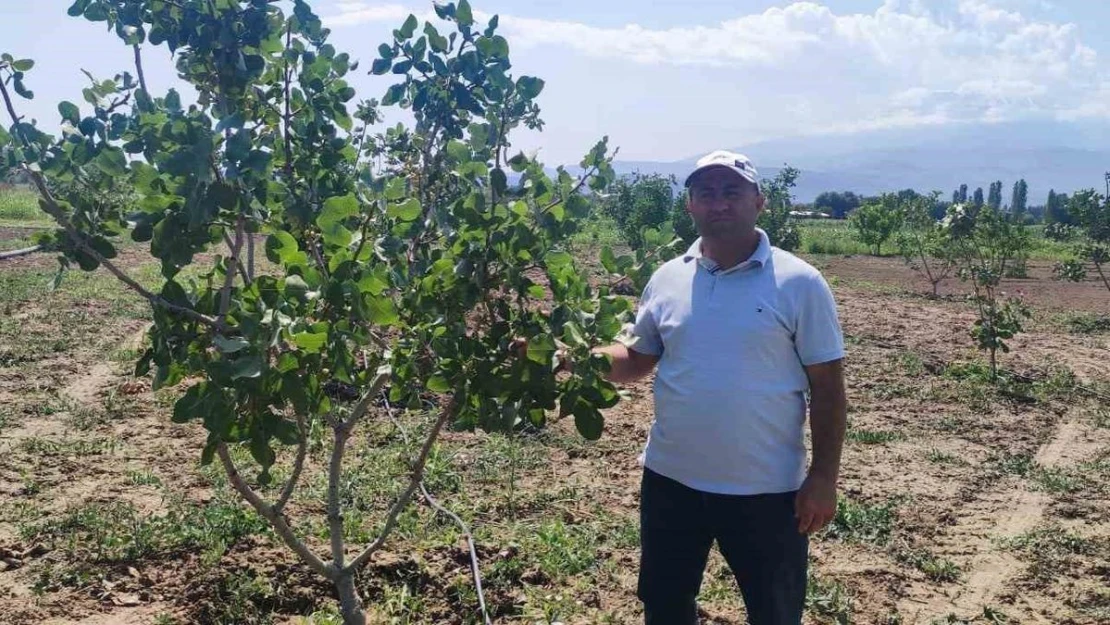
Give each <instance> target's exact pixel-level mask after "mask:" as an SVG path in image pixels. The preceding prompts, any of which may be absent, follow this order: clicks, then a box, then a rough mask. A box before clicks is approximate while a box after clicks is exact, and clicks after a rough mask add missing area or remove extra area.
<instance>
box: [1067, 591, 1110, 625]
mask: <svg viewBox="0 0 1110 625" xmlns="http://www.w3.org/2000/svg"><path fill="white" fill-rule="evenodd" d="M1067 603H1068V605H1069V606H1071V607H1072V608H1075V609H1076V610H1079V611H1080V612H1081V613H1082V614H1084V615H1086V616H1089V617H1091V618H1092V619H1094V621H1095V622H1098V623H1105V622H1110V587H1107V588H1096V589H1094V590H1089V591H1087V592H1085V593H1083V594H1082V595H1080V596H1079V597H1076V598H1073V599H1068V601H1067Z"/></svg>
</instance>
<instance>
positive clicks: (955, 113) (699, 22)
mask: <svg viewBox="0 0 1110 625" xmlns="http://www.w3.org/2000/svg"><path fill="white" fill-rule="evenodd" d="M5 4H6V5H7V6H5V8H4V19H3V20H2V21H0V51H7V52H10V53H12V54H14V55H15V56H17V57H30V58H34V59H35V60H36V61H37V62H38V66H37V67H36V69H35V71H34V72H33V74H32V75H31V76H30V77H29V80H28V86H29V87H30V88H32V89H34V91H35V92H36V98H35V100H34V101H33V102H30V103H27V102H24V103H21V105H20V106H21V110H22V111H23V112H25V113H27V114H28V116H32V117H36V118H38V119H39V120H40V123H42V125H43V126H44V127H46V128H53V127H54V126H55V125H56V123H57V120H58V114H57V111H56V109H55V106H54V105H55V104H56V103H57V102H58V101H59V100H62V99H69V100H71V101H74V102H80V99H81V98H80V87H81V86H83V84H82V83H83V81H84V80H85V78H84V76H83V75H82V74H81V72H80V70H81V69H82V68H84V69H88V70H90V71H92V72H93V73H94V74H97V75H101V76H108V75H111V74H112V73H114V72H116V71H119V70H122V69H128V68H129V67H130V55H129V54H128V51H127V49H126V48H124V47H123V46H122V44H120V43H119V42H118V40H116V39H115V38H114V36H112V35H109V34H108V33H105V32H104V31H103V29H102V26H98V25H95V24H91V23H88V22H85V21H84V20H80V19H74V18H70V17H68V16H66V15H65V9H66V7H67V6H68V5H69V2H68V1H67V0H42V1H40V2H19V3H16V2H5ZM472 4H473V6H474V9H475V10H476V11H477V12H478V13H479V17H483V16H484V15H485V14H491V13H498V14H500V15H501V16H502V17H501V24H502V34H504V35H505V36H506V37H507V38H508V40H509V43H510V46H511V49H512V56H513V59H514V66H515V69H516V71H517V72H518V73H528V74H533V75H537V76H540V77H542V78H544V79H545V80H546V81H547V89H546V90H545V92H544V94H543V95H542V96H541V99H540V104H541V106H542V107H543V110H544V114H543V117H544V119H545V120H546V122H547V129H546V130H545V131H544V132H543V133H540V134H528V135H522V136H520V137H519V138H518V140H517V145H518V146H519V147H522V148H527V149H540V150H541V155H542V156H543V158H544V160H545V161H548V162H552V163H553V162H568V161H576V160H577V158H578V157H579V156H580V155H581V154H582V153H583V152H584V151H585V150H586V149H587V148H588V147H589V146H590V145H592V143H593V142H594V141H595V140H596V139H597V138H599V137H600V136H602V135H609V136H610V137H611V142H612V143H613V144H615V145H618V146H620V148H621V154H620V156H621V158H622V159H637V160H676V159H680V158H685V157H688V156H691V155H694V154H698V153H702V152H706V151H709V150H711V149H714V148H717V147H722V146H737V145H744V144H748V143H752V142H756V141H760V140H766V139H774V138H778V137H784V136H798V135H810V134H822V133H849V134H850V133H853V132H859V131H863V130H868V129H873V128H890V127H907V126H910V127H913V126H924V127H928V126H930V125H938V124H954V123H961V122H977V121H1010V120H1020V119H1061V120H1107V119H1110V72H1107V71H1106V70H1104V69H1102V68H1103V67H1104V66H1106V65H1107V64H1106V63H1105V59H1107V58H1110V37H1107V36H1105V34H1104V33H1105V32H1106V30H1107V28H1108V27H1110V2H1105V1H1103V0H1097V1H1096V0H811V1H807V2H793V1H781V0H780V1H775V0H729V1H726V0H702V1H697V0H688V1H680V0H656V1H653V2H648V1H644V0H639V1H636V2H631V1H628V0H615V1H614V0H592V1H587V0H562V1H554V0H547V1H540V0H511V1H510V0H472ZM313 6H314V7H315V9H316V11H317V12H318V13H319V14H320V15H322V16H324V17H325V22H326V23H327V24H328V25H329V26H330V27H331V28H332V29H333V37H332V41H333V43H335V44H336V46H337V47H338V48H340V49H341V50H346V51H349V52H350V53H351V54H352V56H354V57H355V58H360V59H362V60H363V61H364V68H366V69H368V68H369V62H370V61H371V60H372V59H373V58H374V56H375V52H374V50H375V48H376V47H377V44H378V43H380V42H381V41H385V40H386V39H387V38H388V36H389V32H390V31H391V29H392V28H394V27H396V26H397V25H399V24H400V22H401V21H403V20H404V18H405V16H406V15H408V13H409V12H413V13H416V14H418V15H420V16H425V15H429V14H430V13H431V11H430V7H431V3H430V2H414V1H409V0H387V1H386V2H378V1H373V0H342V1H341V0H316V2H314V3H313ZM147 65H148V73H149V74H150V75H149V81H150V83H151V88H152V90H154V91H155V92H161V91H164V90H165V89H167V88H169V87H171V86H174V83H175V80H174V76H173V72H172V63H171V62H170V59H169V58H168V54H167V53H165V51H164V49H157V50H152V51H150V52H148V53H147ZM353 82H354V84H355V86H356V88H358V89H359V92H360V95H361V96H363V97H372V96H373V97H379V96H380V94H381V93H382V92H384V89H385V87H387V86H388V83H387V82H384V81H383V80H382V79H380V78H373V77H368V76H361V75H360V76H359V77H358V78H356V79H355V80H354V81H353ZM391 119H393V120H397V119H404V117H403V116H402V115H398V114H393V115H392V118H391ZM7 123H9V120H7V119H6V118H5V119H4V124H5V125H6V124H7Z"/></svg>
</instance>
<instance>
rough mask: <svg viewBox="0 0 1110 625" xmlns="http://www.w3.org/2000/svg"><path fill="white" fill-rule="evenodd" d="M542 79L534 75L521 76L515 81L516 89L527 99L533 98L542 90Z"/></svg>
mask: <svg viewBox="0 0 1110 625" xmlns="http://www.w3.org/2000/svg"><path fill="white" fill-rule="evenodd" d="M543 87H544V81H543V79H541V78H536V77H534V76H521V77H520V79H519V80H517V81H516V88H517V91H519V92H520V95H521V96H523V97H524V98H525V99H527V100H532V99H535V97H536V96H538V95H539V94H540V92H541V91H543Z"/></svg>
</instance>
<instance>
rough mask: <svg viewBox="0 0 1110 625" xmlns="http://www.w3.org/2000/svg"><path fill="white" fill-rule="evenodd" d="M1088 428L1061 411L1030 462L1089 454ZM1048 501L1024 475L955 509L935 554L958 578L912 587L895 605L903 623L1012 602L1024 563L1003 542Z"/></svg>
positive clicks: (1033, 523)
mask: <svg viewBox="0 0 1110 625" xmlns="http://www.w3.org/2000/svg"><path fill="white" fill-rule="evenodd" d="M1089 432H1090V428H1089V426H1088V425H1087V424H1086V423H1085V421H1084V420H1082V419H1081V417H1080V416H1078V415H1076V414H1075V413H1074V412H1069V413H1067V414H1065V416H1064V417H1063V418H1062V420H1061V422H1060V423H1059V425H1058V426H1057V428H1056V430H1055V431H1054V432H1053V434H1052V436H1051V438H1050V439H1049V440H1048V441H1047V442H1046V443H1044V444H1043V445H1042V446H1041V447H1040V448H1039V449H1038V451H1037V453H1036V455H1035V456H1034V462H1035V465H1036V466H1040V467H1045V468H1058V467H1064V466H1068V465H1073V464H1075V463H1076V462H1078V461H1080V460H1082V459H1084V458H1087V457H1089V455H1090V453H1091V452H1093V451H1094V449H1096V446H1095V445H1093V444H1090V443H1089V437H1088V434H1089ZM1051 502H1052V497H1051V496H1049V495H1048V494H1046V493H1043V492H1039V491H1036V490H1033V489H1032V486H1031V484H1030V483H1029V481H1028V480H1025V479H1020V478H1016V477H1012V476H1010V477H1005V478H1002V479H999V480H997V481H996V483H995V484H994V485H992V486H991V487H989V488H987V489H986V490H985V491H983V492H982V493H980V494H974V495H973V496H972V497H971V499H970V501H968V502H967V503H966V505H964V506H963V507H961V508H960V509H959V510H958V511H957V515H958V516H957V520H956V523H955V524H954V525H952V526H950V527H948V528H945V530H944V531H943V533H942V534H941V535H940V536H939V537H938V539H937V542H936V545H937V549H936V550H937V553H938V554H939V555H941V556H942V557H946V558H949V559H952V560H954V561H956V562H959V563H960V564H961V569H962V571H963V573H964V574H963V578H962V580H961V582H960V583H959V585H958V586H956V587H954V588H952V589H951V590H947V591H944V590H941V589H939V588H938V587H937V586H935V585H927V586H924V585H923V586H921V587H918V588H914V589H913V591H911V592H910V594H909V596H907V597H906V599H905V600H904V601H903V602H902V603H901V605H900V609H901V611H902V613H903V614H905V615H907V616H908V617H909V620H908V621H907V622H908V623H911V624H917V623H920V624H922V625H925V624H928V623H931V622H934V619H936V618H937V617H945V616H947V615H949V614H955V615H957V616H958V617H960V618H966V619H971V618H974V617H976V616H978V615H980V614H982V613H983V609H984V607H988V606H993V607H998V606H999V605H1001V604H1005V603H1009V602H1012V601H1013V599H1012V593H1011V590H1010V588H1009V582H1010V581H1011V580H1012V579H1013V578H1014V577H1016V576H1017V575H1018V574H1020V573H1021V572H1022V571H1023V570H1024V568H1025V564H1024V563H1023V562H1021V560H1019V559H1018V558H1017V557H1015V556H1014V555H1013V554H1012V553H1010V552H1008V551H1006V550H1005V547H1004V545H1003V543H1004V541H1005V540H1007V539H1012V538H1014V537H1017V536H1020V535H1022V534H1025V533H1026V532H1030V531H1032V530H1034V529H1036V528H1037V527H1038V526H1039V525H1040V524H1041V523H1042V522H1043V521H1045V520H1046V512H1047V510H1048V507H1049V505H1050V504H1051ZM938 590H941V592H939V593H938ZM1021 622H1022V623H1038V624H1040V623H1043V624H1046V625H1051V623H1054V622H1056V621H1054V620H1049V618H1046V617H1045V616H1043V615H1041V614H1037V613H1035V612H1034V611H1032V610H1024V611H1023V614H1022V620H1021Z"/></svg>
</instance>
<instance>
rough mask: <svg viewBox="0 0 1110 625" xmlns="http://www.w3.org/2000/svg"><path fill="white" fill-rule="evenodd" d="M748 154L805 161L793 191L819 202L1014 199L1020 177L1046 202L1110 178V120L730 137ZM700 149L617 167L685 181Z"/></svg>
mask: <svg viewBox="0 0 1110 625" xmlns="http://www.w3.org/2000/svg"><path fill="white" fill-rule="evenodd" d="M722 147H723V148H725V149H731V150H734V151H737V152H741V153H743V154H745V155H747V156H748V157H749V158H751V159H752V161H753V162H754V163H755V165H756V168H757V169H758V170H759V173H760V175H761V176H762V177H763V178H771V177H774V176H775V175H776V174H777V173H778V172H779V170H780V168H781V167H782V166H783V165H784V164H789V165H790V166H792V167H796V168H798V169H799V170H800V172H801V174H800V176H799V178H798V181H797V182H798V184H797V187H795V189H794V197H795V201H797V202H811V201H813V199H814V198H816V197H817V195H818V194H820V193H821V192H823V191H854V192H856V193H858V194H864V195H874V194H878V193H882V192H886V191H898V190H901V189H907V188H910V189H915V190H917V191H919V192H923V193H925V192H929V191H932V190H937V191H941V193H942V197H944V198H950V197H951V195H952V191H953V190H955V189H956V188H957V187H959V186H960V184H967V185H968V193H969V194H971V193H973V192H974V190H975V188H976V187H983V189H984V192H986V190H987V189H988V188H989V187H990V184H991V183H992V182H994V181H996V180H1001V181H1002V183H1003V200H1004V202H1006V203H1009V199H1010V190H1011V188H1012V187H1013V184H1014V182H1016V181H1017V180H1018V179H1019V178H1024V179H1025V181H1026V183H1027V184H1028V185H1029V204H1030V205H1037V204H1043V203H1044V201H1045V198H1046V197H1047V195H1048V192H1049V190H1050V189H1055V190H1056V191H1057V192H1061V191H1062V192H1066V193H1071V192H1073V191H1075V190H1078V189H1086V188H1095V189H1099V190H1100V191H1101V190H1103V189H1104V188H1105V178H1104V176H1105V174H1106V172H1108V171H1110V123H1108V122H1045V121H1024V122H1005V123H976V124H950V125H936V126H924V127H921V126H919V127H915V128H900V129H888V130H874V131H864V132H856V133H852V134H827V135H816V136H808V137H790V138H784V139H775V140H770V141H762V142H759V143H752V144H748V145H740V146H732V147H728V146H722ZM697 158H698V157H697V156H692V157H688V158H683V159H680V160H676V161H669V162H656V161H617V162H615V163H614V168H615V169H616V171H617V172H618V173H622V174H624V173H631V172H635V171H638V172H641V173H658V174H663V175H674V176H675V177H676V178H677V179H678V181H679V184H681V182H682V179H683V177H684V176H685V175H686V174H687V173H689V172H690V171H691V170H692V169H693V167H694V162H695V161H696V160H697Z"/></svg>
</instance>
